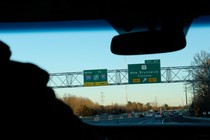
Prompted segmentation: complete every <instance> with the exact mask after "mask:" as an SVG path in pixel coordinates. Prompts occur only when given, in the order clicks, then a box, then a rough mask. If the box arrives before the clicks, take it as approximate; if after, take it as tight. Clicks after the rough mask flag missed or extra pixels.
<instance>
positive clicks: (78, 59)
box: [0, 19, 210, 125]
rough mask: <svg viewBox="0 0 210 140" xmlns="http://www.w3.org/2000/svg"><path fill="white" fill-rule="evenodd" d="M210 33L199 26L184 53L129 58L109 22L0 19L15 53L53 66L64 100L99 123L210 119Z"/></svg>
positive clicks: (0, 31)
mask: <svg viewBox="0 0 210 140" xmlns="http://www.w3.org/2000/svg"><path fill="white" fill-rule="evenodd" d="M197 20H199V19H197ZM209 34H210V27H209V26H202V27H201V26H194V24H192V25H191V27H190V29H189V31H188V33H187V36H186V40H187V45H186V47H185V48H184V49H182V50H180V51H176V52H170V53H160V54H151V55H133V56H122V55H115V54H112V53H111V51H110V44H111V39H112V37H113V36H115V35H118V32H117V31H115V30H114V29H113V28H112V27H111V26H110V25H109V24H108V23H107V22H106V21H103V20H99V21H84V22H79V21H70V22H53V23H45V22H44V23H28V24H26V23H19V24H18V23H14V24H7V23H1V24H0V39H1V40H2V41H4V42H5V43H7V44H8V45H9V46H10V49H11V51H12V56H11V59H12V60H15V61H21V62H31V63H34V64H36V65H38V66H39V67H41V68H43V69H44V70H46V71H47V72H49V74H50V81H49V83H48V85H49V86H50V87H52V88H53V90H54V91H55V93H56V96H57V98H59V99H60V100H62V101H63V102H65V103H66V104H68V105H69V106H71V107H72V109H73V111H74V113H75V114H76V115H77V116H78V117H80V118H81V119H82V120H83V121H84V122H86V123H90V124H94V125H141V124H147V123H152V124H155V123H161V124H162V123H170V122H175V123H180V122H182V123H203V122H205V124H206V121H203V120H204V119H205V120H208V124H210V123H209V122H210V121H209V119H208V118H210V85H209V79H210V74H209V73H210V53H209V52H210V40H209ZM16 80H17V79H16ZM130 120H132V121H130Z"/></svg>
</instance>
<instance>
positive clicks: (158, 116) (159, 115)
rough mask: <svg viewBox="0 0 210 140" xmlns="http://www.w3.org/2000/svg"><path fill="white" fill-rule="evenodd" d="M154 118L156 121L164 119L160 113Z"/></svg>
mask: <svg viewBox="0 0 210 140" xmlns="http://www.w3.org/2000/svg"><path fill="white" fill-rule="evenodd" d="M154 118H155V119H162V118H163V117H162V115H161V113H160V112H156V113H155V115H154Z"/></svg>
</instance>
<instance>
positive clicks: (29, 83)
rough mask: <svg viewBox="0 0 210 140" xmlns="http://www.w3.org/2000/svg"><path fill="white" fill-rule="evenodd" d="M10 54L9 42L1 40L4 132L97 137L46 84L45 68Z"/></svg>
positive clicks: (0, 90)
mask: <svg viewBox="0 0 210 140" xmlns="http://www.w3.org/2000/svg"><path fill="white" fill-rule="evenodd" d="M10 57H11V51H10V48H9V46H8V45H7V44H5V43H4V42H2V41H0V73H1V76H0V77H1V80H0V95H1V98H0V99H1V101H0V103H1V104H0V111H1V115H0V116H1V117H0V119H1V122H2V123H1V125H0V126H1V128H2V129H1V133H2V135H5V136H6V137H7V139H9V138H10V137H11V138H27V139H31V138H40V139H41V138H48V139H49V138H56V137H59V138H60V139H62V138H68V139H72V138H73V139H78V140H79V139H94V138H95V134H93V131H92V129H91V128H88V127H87V124H85V123H83V122H82V121H81V120H80V119H79V118H78V117H77V116H75V115H74V113H73V111H72V109H71V108H70V107H69V106H68V105H66V104H65V103H64V102H62V101H61V100H59V99H57V98H56V96H55V93H54V91H53V90H52V88H50V87H48V86H47V83H48V80H49V74H48V73H47V72H46V71H44V70H43V69H41V68H40V67H38V66H36V65H34V64H32V63H23V62H17V61H12V60H10ZM75 137H76V138H75Z"/></svg>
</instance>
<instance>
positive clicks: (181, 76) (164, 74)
mask: <svg viewBox="0 0 210 140" xmlns="http://www.w3.org/2000/svg"><path fill="white" fill-rule="evenodd" d="M197 68H199V67H196V66H175V67H161V83H176V82H189V81H193V77H192V73H193V71H195V69H197ZM107 75H108V76H107V77H108V86H111V85H126V84H128V70H127V69H115V70H107ZM83 81H84V78H83V72H62V73H50V80H49V82H48V86H49V87H52V88H76V87H84V85H83Z"/></svg>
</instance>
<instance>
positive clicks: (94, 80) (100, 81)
mask: <svg viewBox="0 0 210 140" xmlns="http://www.w3.org/2000/svg"><path fill="white" fill-rule="evenodd" d="M83 75H84V86H105V85H108V82H107V69H97V70H84V71H83Z"/></svg>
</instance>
